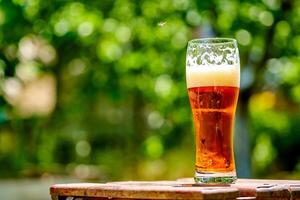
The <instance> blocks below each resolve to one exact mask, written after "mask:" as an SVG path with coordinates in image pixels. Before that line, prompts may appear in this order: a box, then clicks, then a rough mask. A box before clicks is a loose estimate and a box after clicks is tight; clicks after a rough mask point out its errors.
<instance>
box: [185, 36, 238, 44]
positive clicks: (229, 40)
mask: <svg viewBox="0 0 300 200" xmlns="http://www.w3.org/2000/svg"><path fill="white" fill-rule="evenodd" d="M188 44H198V45H201V44H208V45H224V44H237V41H236V39H234V38H225V37H215V38H195V39H192V40H190V41H189V42H188Z"/></svg>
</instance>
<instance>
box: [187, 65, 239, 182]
mask: <svg viewBox="0 0 300 200" xmlns="http://www.w3.org/2000/svg"><path fill="white" fill-rule="evenodd" d="M186 80H187V88H188V95H189V100H190V105H191V108H192V113H193V121H194V128H195V143H196V159H195V165H196V172H195V180H196V181H198V182H202V183H205V182H212V183H218V182H221V183H226V182H228V183H233V182H234V181H235V180H236V172H235V162H234V153H233V129H234V117H235V110H236V106H237V100H238V94H239V66H237V65H222V66H213V65H209V66H205V65H204V66H189V67H187V68H186ZM219 178H220V179H219Z"/></svg>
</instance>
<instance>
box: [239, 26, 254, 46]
mask: <svg viewBox="0 0 300 200" xmlns="http://www.w3.org/2000/svg"><path fill="white" fill-rule="evenodd" d="M236 39H237V41H238V42H239V43H240V44H241V45H244V46H247V45H249V44H250V43H251V40H252V36H251V34H250V33H249V32H248V31H247V30H245V29H240V30H238V31H237V32H236Z"/></svg>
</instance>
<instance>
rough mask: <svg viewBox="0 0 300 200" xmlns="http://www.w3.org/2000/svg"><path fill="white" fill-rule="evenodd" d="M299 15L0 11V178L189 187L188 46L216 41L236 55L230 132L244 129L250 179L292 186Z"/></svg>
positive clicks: (167, 9)
mask: <svg viewBox="0 0 300 200" xmlns="http://www.w3.org/2000/svg"><path fill="white" fill-rule="evenodd" d="M299 7H300V5H299V2H298V1H292V0H291V1H285V0H262V1H259V0H256V1H252V2H247V1H242V0H241V1H238V0H232V1H227V2H225V3H224V1H221V0H214V1H188V0H165V1H158V0H154V1H153V0H142V1H134V0H116V1H107V0H103V1H93V2H86V1H59V0H53V1H51V2H50V1H49V2H48V1H41V0H26V1H25V0H12V1H9V0H2V1H0V27H1V28H0V76H1V79H0V81H1V93H0V94H1V96H0V102H1V104H0V123H1V127H0V163H1V165H0V172H1V173H0V176H1V177H22V176H40V175H42V174H43V173H59V174H71V175H75V176H78V177H80V178H100V179H101V180H105V179H129V178H131V179H139V178H147V179H158V178H178V177H182V176H192V172H193V167H192V166H193V156H194V153H193V152H192V151H193V134H192V133H193V129H192V123H191V113H190V108H189V102H188V99H187V93H186V86H185V78H184V77H185V75H184V72H185V69H184V67H185V50H186V44H187V41H188V40H189V39H191V38H195V37H203V36H218V37H234V38H236V39H237V41H238V43H239V45H240V46H239V48H240V54H241V55H240V56H241V66H242V74H241V75H242V76H241V95H240V101H239V107H240V113H241V114H239V115H238V116H240V118H239V119H238V120H237V121H238V122H239V124H245V126H249V131H250V138H251V152H252V157H251V159H252V167H253V173H254V175H255V176H261V177H263V176H271V175H273V176H276V174H278V176H279V175H282V173H281V172H282V171H289V172H294V173H292V176H294V177H299V176H300V174H299V172H300V167H299V166H300V164H299V163H300V161H299V160H300V156H299V154H297V153H298V150H297V146H298V145H299V143H300V140H298V137H299V134H297V131H298V130H299V125H298V124H299V123H297V121H298V120H299V117H300V116H299V114H298V111H299V105H300V86H299V85H300V82H299V76H300V60H299V59H298V56H299V53H300V49H299V46H300V36H299V34H300V33H299V30H298V29H297V27H298V26H299V25H300V20H299V19H300V18H299V15H300V10H299ZM247 124H248V125H247ZM245 126H244V125H241V127H242V128H243V127H245ZM242 128H240V130H241V131H243V130H242ZM244 129H245V128H244ZM246 133H247V132H246ZM240 136H241V137H244V136H245V135H240ZM238 142H239V143H243V144H242V145H241V146H243V145H244V146H245V144H244V142H245V141H241V140H240V141H238ZM246 151H247V150H246ZM291 155H293V156H291ZM237 165H238V166H239V164H237ZM240 166H243V163H241V164H240ZM271 166H272V167H271ZM245 167H247V165H245V166H243V168H245ZM270 168H271V169H270ZM246 171H247V169H246ZM246 173H247V172H245V174H246ZM285 176H288V175H285Z"/></svg>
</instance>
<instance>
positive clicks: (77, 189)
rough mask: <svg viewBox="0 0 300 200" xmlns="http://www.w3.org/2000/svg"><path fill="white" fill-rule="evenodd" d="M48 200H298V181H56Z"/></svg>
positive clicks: (299, 184) (299, 183) (299, 189)
mask: <svg viewBox="0 0 300 200" xmlns="http://www.w3.org/2000/svg"><path fill="white" fill-rule="evenodd" d="M50 194H51V197H52V200H107V199H113V200H121V199H123V200H126V199H127V200H137V199H160V200H163V199H202V200H219V199H222V200H227V199H228V200H229V199H235V200H247V199H248V200H250V199H257V200H296V199H299V200H300V181H290V180H258V179H239V180H238V181H237V183H235V184H231V185H211V186H207V185H196V184H194V182H193V180H192V179H189V178H188V179H179V180H177V181H151V182H150V181H126V182H110V183H105V184H100V183H98V184H97V183H70V184H57V185H53V186H51V188H50Z"/></svg>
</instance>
